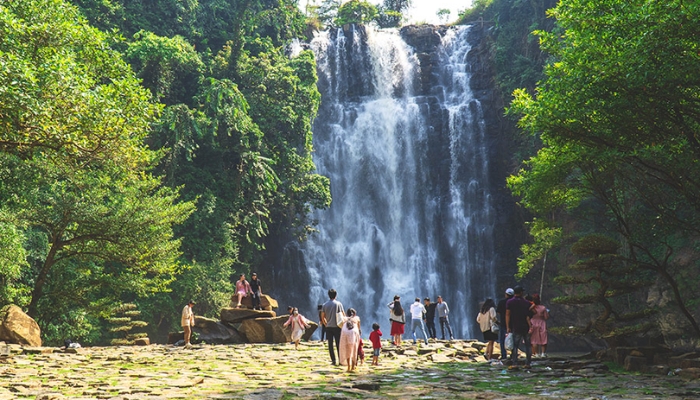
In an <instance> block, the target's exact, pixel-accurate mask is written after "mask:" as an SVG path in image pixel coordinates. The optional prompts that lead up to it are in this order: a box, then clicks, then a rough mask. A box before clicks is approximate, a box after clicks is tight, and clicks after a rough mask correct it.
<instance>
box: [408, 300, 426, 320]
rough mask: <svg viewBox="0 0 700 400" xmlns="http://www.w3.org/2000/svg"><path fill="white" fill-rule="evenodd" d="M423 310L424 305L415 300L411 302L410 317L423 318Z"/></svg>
mask: <svg viewBox="0 0 700 400" xmlns="http://www.w3.org/2000/svg"><path fill="white" fill-rule="evenodd" d="M424 312H425V307H424V306H423V305H422V304H421V303H420V302H418V301H417V302H415V303H413V304H411V318H413V319H423V313H424Z"/></svg>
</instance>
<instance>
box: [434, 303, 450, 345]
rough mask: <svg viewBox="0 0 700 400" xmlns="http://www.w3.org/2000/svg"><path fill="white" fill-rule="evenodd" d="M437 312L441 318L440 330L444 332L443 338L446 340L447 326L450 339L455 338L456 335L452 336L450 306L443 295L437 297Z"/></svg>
mask: <svg viewBox="0 0 700 400" xmlns="http://www.w3.org/2000/svg"><path fill="white" fill-rule="evenodd" d="M436 309H437V314H438V318H440V331H441V332H442V340H445V326H447V333H449V334H450V340H453V339H454V336H452V327H451V326H450V318H449V314H450V307H448V306H447V303H446V302H444V301H442V296H438V297H437V307H436Z"/></svg>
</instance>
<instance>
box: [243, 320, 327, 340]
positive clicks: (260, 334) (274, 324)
mask: <svg viewBox="0 0 700 400" xmlns="http://www.w3.org/2000/svg"><path fill="white" fill-rule="evenodd" d="M287 319H289V316H287V315H283V316H280V317H274V318H256V319H246V320H243V321H242V322H241V323H240V326H239V327H238V332H239V333H240V334H241V335H242V336H243V337H244V338H245V339H246V341H247V342H248V343H289V342H291V341H292V331H291V329H290V328H289V327H287V328H285V327H284V326H283V325H284V323H285V322H287ZM309 326H310V327H309V329H307V330H306V332H304V336H302V340H309V339H310V338H311V335H313V333H314V332H315V331H316V329H317V328H318V324H316V323H315V322H312V321H309Z"/></svg>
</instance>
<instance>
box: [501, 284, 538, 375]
mask: <svg viewBox="0 0 700 400" xmlns="http://www.w3.org/2000/svg"><path fill="white" fill-rule="evenodd" d="M513 291H514V292H515V296H513V298H512V299H510V300H508V302H506V329H507V330H508V334H511V335H513V351H512V352H511V353H510V363H511V367H513V368H517V364H518V349H519V347H520V344H521V342H524V345H525V357H526V360H525V368H530V360H531V358H532V345H531V344H530V333H531V332H532V323H531V322H530V316H531V315H532V314H531V311H530V302H529V301H527V300H525V299H524V298H523V292H524V290H523V288H522V287H520V286H516V287H515V289H514V290H513Z"/></svg>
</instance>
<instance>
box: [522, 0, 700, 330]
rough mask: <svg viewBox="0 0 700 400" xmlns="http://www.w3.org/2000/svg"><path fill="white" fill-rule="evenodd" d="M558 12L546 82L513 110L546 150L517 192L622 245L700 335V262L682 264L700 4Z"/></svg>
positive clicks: (694, 156)
mask: <svg viewBox="0 0 700 400" xmlns="http://www.w3.org/2000/svg"><path fill="white" fill-rule="evenodd" d="M601 10H606V11H605V12H601ZM550 15H551V16H552V17H553V18H556V21H557V25H558V28H557V29H555V30H553V31H551V32H544V31H540V32H539V33H538V34H539V36H540V41H541V45H542V47H543V49H544V50H546V51H547V52H548V53H549V54H550V56H551V61H550V62H549V63H548V64H547V66H546V68H545V74H546V78H545V79H544V80H543V81H541V82H540V83H539V84H538V85H537V89H536V92H535V93H534V95H533V94H531V93H530V92H529V91H527V90H524V89H521V90H517V91H516V92H515V99H514V101H513V103H512V104H511V109H510V111H511V112H512V113H516V114H519V115H521V116H522V118H521V119H520V126H521V127H522V128H524V129H525V130H527V131H528V132H530V133H531V134H533V135H536V136H537V137H538V138H539V139H540V140H541V141H542V143H543V147H542V149H540V150H539V151H538V153H537V155H535V156H534V157H532V158H530V159H529V160H527V161H526V163H525V168H523V169H522V170H521V171H519V173H518V174H517V175H514V176H512V177H511V178H510V179H509V185H510V187H511V188H512V189H513V191H514V192H515V193H516V194H517V195H519V196H521V201H522V204H524V205H525V206H526V207H528V208H529V209H530V210H531V211H532V212H534V213H535V214H537V215H539V216H542V217H546V216H551V215H554V214H557V213H558V212H561V211H565V212H567V213H569V214H570V215H573V216H575V217H576V218H578V219H579V220H588V221H590V223H589V224H588V225H586V228H585V229H586V230H588V231H590V232H600V233H607V234H611V235H614V236H615V237H618V238H620V240H621V242H622V243H623V244H624V246H623V249H624V250H623V252H624V254H625V255H626V258H627V259H628V260H629V261H630V262H634V265H635V266H636V268H637V269H638V270H639V271H640V273H641V271H652V272H653V273H654V274H656V276H658V277H659V278H661V279H663V281H665V284H666V285H668V287H669V290H670V291H671V292H672V293H673V295H674V302H673V303H674V305H675V306H676V307H678V308H679V309H680V310H681V312H682V313H683V315H684V316H685V317H686V319H687V321H688V325H689V326H690V329H691V331H694V332H695V335H700V329H699V328H698V324H697V322H696V321H695V318H694V317H693V315H692V313H691V312H690V311H689V309H688V308H689V306H690V304H691V303H690V301H689V299H690V298H691V296H692V287H693V286H696V284H694V283H691V282H695V283H697V281H696V280H693V281H689V280H688V279H687V277H688V275H687V274H688V271H689V270H692V269H696V268H697V264H696V263H697V260H691V261H683V259H682V258H681V257H678V254H679V253H680V252H682V251H683V249H689V248H694V246H696V244H697V238H698V233H699V232H698V227H699V226H700V220H699V218H700V207H699V205H700V204H699V203H698V199H699V198H700V191H699V188H700V186H699V185H698V184H699V183H700V169H699V167H698V165H699V163H698V161H699V158H698V156H700V152H699V151H698V150H700V147H699V146H698V144H699V142H698V139H699V138H700V77H699V76H698V74H697V72H696V71H697V70H698V68H700V52H699V50H700V40H699V38H698V36H697V34H696V33H697V32H698V29H700V22H699V21H700V19H699V18H698V17H699V16H700V5H698V4H696V3H688V2H684V1H681V0H678V1H668V2H663V3H660V2H656V1H649V0H634V1H626V2H622V1H617V0H606V1H599V0H595V1H593V0H565V1H561V2H560V3H559V4H558V6H557V7H556V8H554V9H553V10H551V12H550ZM593 210H597V211H595V212H592V211H593ZM601 214H602V215H601ZM547 220H548V221H550V222H552V223H554V224H556V223H557V221H556V219H554V220H553V219H552V218H547ZM580 226H583V225H580Z"/></svg>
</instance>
